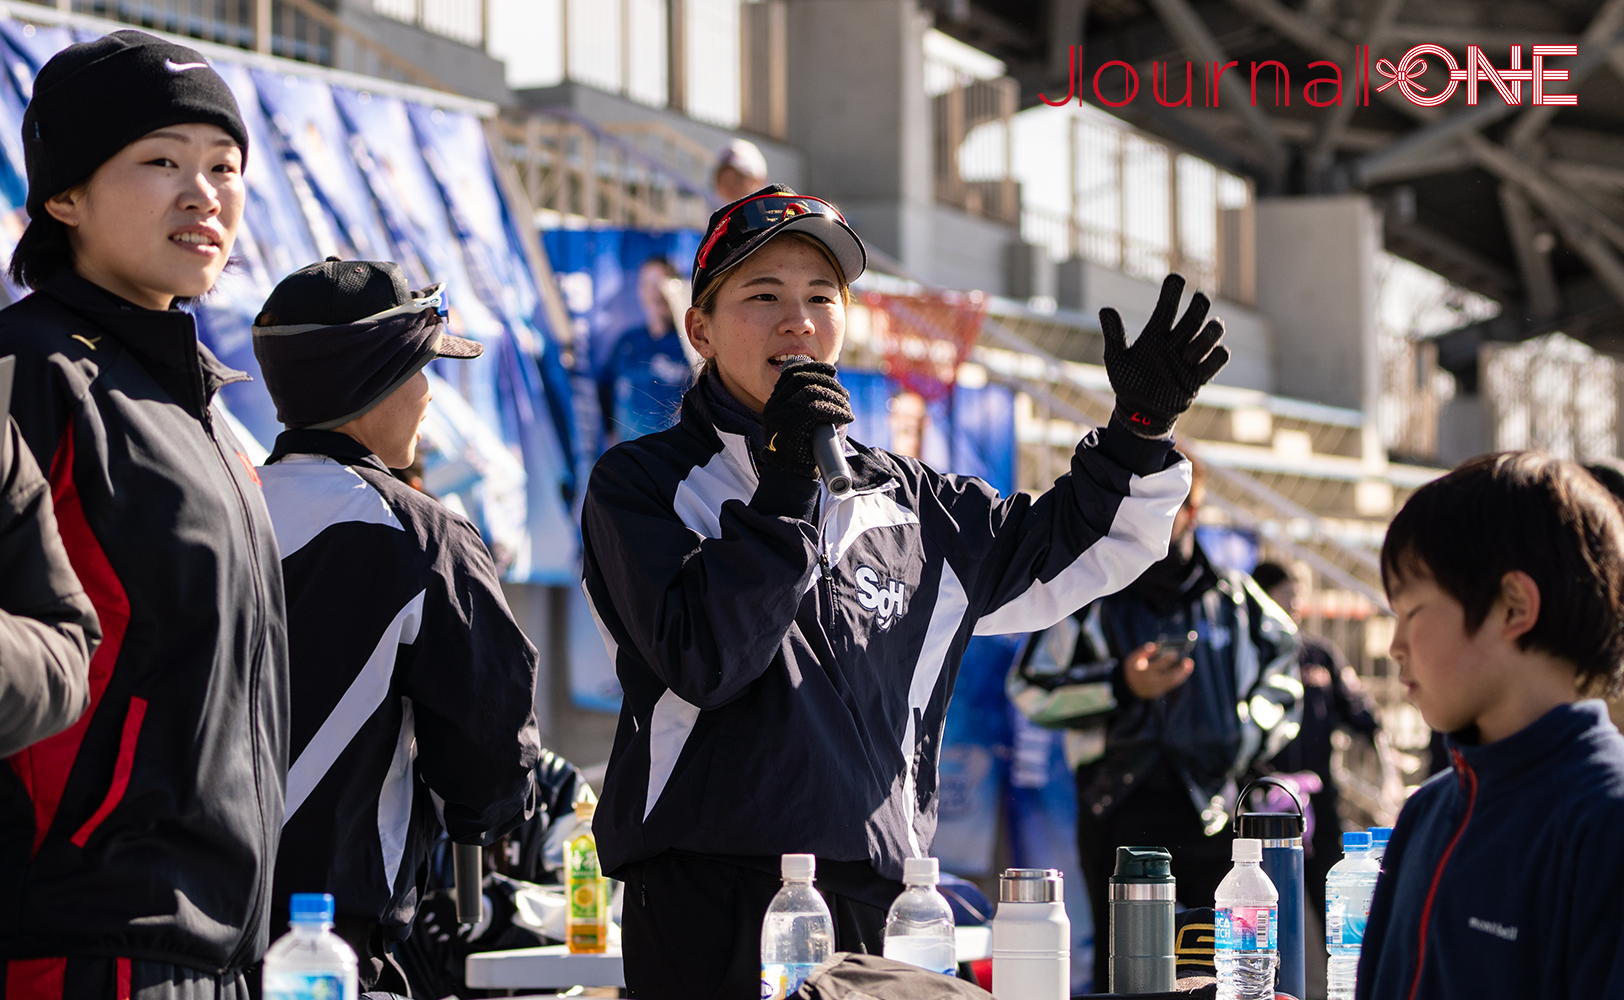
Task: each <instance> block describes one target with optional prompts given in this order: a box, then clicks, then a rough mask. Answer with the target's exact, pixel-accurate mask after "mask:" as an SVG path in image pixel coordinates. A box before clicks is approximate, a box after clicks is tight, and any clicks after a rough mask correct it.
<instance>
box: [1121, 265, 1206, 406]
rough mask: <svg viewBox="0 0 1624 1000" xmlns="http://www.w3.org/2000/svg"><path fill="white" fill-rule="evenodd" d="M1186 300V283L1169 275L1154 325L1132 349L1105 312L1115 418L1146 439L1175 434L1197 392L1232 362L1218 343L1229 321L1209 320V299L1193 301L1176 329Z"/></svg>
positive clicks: (1152, 319) (1197, 297) (1198, 295)
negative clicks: (1176, 317) (1183, 298)
mask: <svg viewBox="0 0 1624 1000" xmlns="http://www.w3.org/2000/svg"><path fill="white" fill-rule="evenodd" d="M1183 294H1184V277H1183V276H1182V275H1178V274H1169V275H1168V276H1167V280H1165V281H1163V282H1162V294H1161V298H1159V299H1157V300H1156V310H1155V312H1153V313H1151V314H1150V322H1148V323H1146V324H1145V329H1144V331H1143V332H1141V333H1140V334H1139V339H1137V340H1135V341H1134V342H1133V346H1132V347H1129V346H1128V338H1127V331H1125V330H1124V329H1123V328H1122V317H1121V316H1120V315H1118V313H1117V311H1116V310H1115V309H1112V308H1110V307H1106V308H1104V309H1101V310H1100V329H1101V330H1102V331H1103V332H1104V334H1105V374H1106V376H1107V377H1108V378H1109V379H1110V380H1111V389H1112V391H1113V392H1115V393H1116V413H1117V416H1118V417H1119V418H1120V419H1121V420H1122V422H1123V423H1125V424H1127V426H1128V428H1129V429H1130V430H1132V431H1133V432H1134V433H1135V434H1138V435H1140V436H1141V437H1147V438H1159V437H1166V436H1167V435H1168V434H1170V433H1172V431H1173V422H1174V421H1175V420H1177V419H1178V417H1179V414H1181V413H1183V412H1184V411H1185V410H1188V409H1189V408H1190V404H1191V403H1193V402H1195V394H1196V392H1197V391H1198V390H1199V389H1200V388H1201V387H1202V386H1203V385H1206V384H1207V382H1208V381H1209V380H1210V379H1211V378H1212V377H1213V376H1214V375H1216V374H1218V370H1219V369H1220V368H1222V367H1224V365H1225V364H1227V363H1228V362H1229V348H1227V347H1225V346H1224V345H1223V344H1221V343H1219V341H1220V340H1222V339H1223V336H1224V321H1223V320H1221V319H1217V318H1213V319H1211V320H1208V319H1207V310H1208V308H1210V306H1211V303H1210V302H1208V300H1207V297H1206V296H1205V295H1203V294H1202V293H1200V292H1196V293H1195V294H1194V295H1192V296H1191V297H1190V307H1189V308H1188V309H1186V310H1185V311H1184V317H1183V318H1182V319H1180V320H1179V321H1178V325H1176V326H1175V325H1174V324H1173V317H1174V315H1176V314H1177V313H1178V308H1179V297H1180V296H1182V295H1183ZM1203 320H1205V321H1206V322H1205V325H1203V322H1202V321H1203Z"/></svg>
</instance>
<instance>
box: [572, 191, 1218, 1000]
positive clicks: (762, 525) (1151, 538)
mask: <svg viewBox="0 0 1624 1000" xmlns="http://www.w3.org/2000/svg"><path fill="white" fill-rule="evenodd" d="M865 260H866V255H865V252H864V249H863V245H862V242H861V241H860V240H859V239H858V238H857V234H856V233H855V232H853V231H852V229H851V228H850V227H849V226H848V225H847V224H846V221H845V219H844V218H842V217H841V215H840V213H839V212H838V211H836V210H835V209H834V208H833V207H832V206H830V205H828V204H826V203H825V202H822V201H820V200H819V199H817V198H808V197H803V196H799V195H796V194H795V193H794V192H793V191H790V190H789V189H788V188H784V187H777V186H775V187H769V188H764V189H762V190H761V191H758V192H756V193H755V194H753V195H751V196H750V197H748V198H745V199H742V200H740V201H737V202H734V203H733V204H731V205H728V206H727V207H725V208H723V209H721V210H720V211H718V212H717V213H716V214H715V215H713V216H711V220H710V227H709V229H708V230H707V232H706V234H705V239H704V240H703V241H702V242H701V244H700V249H699V254H698V256H697V258H696V259H695V261H694V272H693V274H694V279H693V294H694V299H693V306H692V308H690V309H689V310H688V314H687V317H686V329H687V335H688V338H689V340H690V341H691V342H692V344H693V346H694V348H695V350H697V351H698V352H699V354H700V355H701V356H702V357H704V358H705V359H706V363H705V367H704V370H703V373H702V374H701V375H700V377H699V380H698V384H697V385H695V387H694V388H693V389H691V390H689V392H688V394H687V396H686V397H685V398H684V399H683V402H682V413H681V416H680V418H679V420H678V423H677V425H676V426H675V427H673V428H671V429H670V430H666V431H661V432H660V433H658V434H651V435H648V436H647V437H642V438H638V439H637V440H635V441H629V442H626V443H623V444H620V445H617V446H616V447H615V448H612V449H610V451H609V452H607V453H606V454H605V455H604V456H603V458H602V459H601V460H600V461H599V462H598V464H597V467H596V468H595V469H593V472H592V478H591V482H590V484H589V485H588V487H587V495H586V504H585V508H584V513H583V524H582V531H583V536H584V538H585V543H586V544H585V577H586V580H585V583H586V592H587V596H588V598H589V600H590V601H591V604H592V608H593V612H594V615H595V616H596V618H597V620H598V624H599V627H600V629H601V630H602V632H603V635H604V639H605V642H606V643H607V645H608V647H609V649H610V653H611V655H612V656H613V657H614V659H615V666H616V669H617V671H618V673H619V676H620V682H621V687H622V689H623V690H624V691H625V703H624V706H623V708H622V709H621V716H620V728H619V732H618V733H617V734H616V737H615V746H614V751H613V753H612V755H611V756H610V758H609V769H608V772H607V774H606V776H605V778H604V789H603V799H602V801H601V802H600V803H599V806H598V810H597V814H596V816H595V818H594V820H593V830H594V832H595V833H596V834H597V838H598V846H599V851H600V853H601V855H602V859H603V867H604V870H605V872H606V873H607V874H609V875H610V876H612V877H614V878H618V879H622V880H624V881H625V883H626V893H625V902H624V914H623V918H622V925H621V926H622V929H623V931H624V940H625V964H626V984H627V987H628V988H629V990H630V991H631V995H632V996H635V997H673V998H677V997H681V998H709V997H719V998H730V1000H731V998H737V1000H746V998H754V997H757V996H760V997H763V998H765V997H769V996H782V995H783V994H784V992H785V991H786V990H787V991H789V992H793V990H794V989H795V986H796V981H797V980H798V979H799V978H800V977H801V976H804V974H805V970H800V969H791V968H773V969H766V970H764V969H763V968H762V966H761V964H760V963H761V953H760V941H761V931H762V926H761V925H762V918H763V916H764V915H765V913H766V910H767V905H768V903H769V901H770V900H771V899H772V897H773V895H774V893H775V892H777V890H778V887H779V856H780V855H782V854H789V853H804V854H813V855H816V857H817V884H818V888H819V889H820V890H821V891H822V893H823V895H824V898H825V899H826V900H827V901H828V904H829V909H830V911H831V913H832V916H833V918H834V931H835V942H834V944H835V946H836V948H837V949H838V950H841V951H867V952H871V953H878V952H880V950H881V947H882V940H881V938H882V932H883V928H884V924H885V915H886V910H887V908H888V907H889V906H890V904H891V902H892V901H893V900H894V899H895V898H896V896H897V894H898V893H900V892H901V891H902V885H901V878H902V874H903V861H904V860H905V859H907V858H917V857H924V856H928V855H929V852H930V847H931V840H932V838H933V837H934V835H935V831H936V785H937V779H936V764H937V754H938V747H939V744H940V740H941V734H942V723H943V720H944V718H945V715H946V711H947V702H948V698H949V696H950V695H951V693H952V690H953V681H954V678H955V676H956V674H957V672H958V664H959V658H960V657H961V656H962V655H963V653H964V648H965V644H966V643H967V642H969V640H970V636H971V635H972V634H974V633H982V634H987V633H1005V632H1022V631H1029V630H1032V629H1036V628H1044V627H1048V626H1049V625H1053V624H1054V623H1055V622H1057V621H1059V620H1060V619H1061V618H1064V617H1065V616H1066V615H1068V614H1070V613H1071V612H1072V611H1075V610H1076V609H1077V608H1080V607H1082V606H1083V605H1085V604H1087V603H1089V602H1090V601H1092V600H1094V599H1095V598H1097V597H1099V596H1101V595H1103V594H1109V593H1112V592H1114V591H1116V590H1119V589H1120V588H1122V587H1123V586H1126V585H1127V584H1128V583H1130V582H1132V581H1133V579H1134V578H1135V577H1137V576H1138V575H1139V573H1140V572H1141V571H1142V570H1144V569H1145V567H1147V566H1149V565H1150V564H1151V563H1152V562H1154V561H1155V560H1157V559H1159V558H1161V557H1162V556H1163V555H1164V554H1165V553H1166V551H1167V541H1168V536H1169V534H1170V533H1171V531H1172V525H1173V515H1174V513H1175V512H1176V511H1177V510H1178V508H1179V506H1180V504H1181V503H1182V502H1183V500H1184V497H1185V494H1186V493H1187V492H1188V491H1189V483H1190V469H1189V463H1187V462H1185V461H1183V460H1182V459H1181V458H1180V456H1179V455H1178V453H1177V452H1175V451H1174V450H1173V440H1172V428H1173V422H1174V420H1175V418H1177V417H1178V415H1179V414H1180V413H1182V412H1183V411H1184V410H1185V409H1186V408H1187V407H1188V406H1189V405H1190V403H1191V402H1192V401H1193V399H1194V397H1195V394H1196V390H1197V389H1199V388H1200V387H1201V385H1202V384H1204V383H1205V382H1206V381H1207V380H1208V379H1209V378H1211V377H1212V376H1213V374H1214V373H1216V372H1217V370H1218V368H1220V367H1221V366H1222V365H1223V363H1224V361H1225V360H1226V359H1227V358H1228V356H1229V352H1228V350H1227V349H1226V348H1224V347H1223V346H1221V345H1219V343H1218V340H1219V338H1220V337H1221V335H1222V333H1223V326H1222V324H1221V323H1219V322H1218V321H1217V320H1213V321H1210V322H1204V320H1205V319H1206V313H1207V300H1206V297H1205V296H1203V295H1201V294H1199V293H1197V294H1196V295H1195V296H1194V297H1193V298H1192V302H1191V305H1190V308H1189V310H1188V311H1187V312H1186V313H1185V315H1184V317H1183V319H1182V320H1180V321H1179V322H1178V324H1177V325H1176V326H1175V325H1174V322H1173V321H1174V318H1175V315H1176V313H1177V309H1178V302H1179V294H1180V292H1182V290H1183V287H1184V281H1183V279H1182V278H1178V277H1177V276H1174V277H1170V278H1169V279H1168V281H1167V283H1166V284H1165V285H1164V286H1163V289H1162V297H1161V301H1160V302H1159V303H1158V304H1157V307H1156V311H1155V313H1154V315H1153V316H1152V317H1151V320H1150V323H1149V325H1148V326H1147V327H1146V328H1145V332H1144V333H1142V334H1141V335H1140V336H1139V338H1138V339H1137V340H1136V341H1135V342H1134V344H1133V346H1132V347H1131V348H1130V347H1128V346H1127V345H1126V344H1125V343H1124V342H1123V341H1124V338H1123V336H1122V324H1121V322H1120V320H1119V319H1117V316H1116V311H1115V310H1106V311H1105V314H1104V315H1103V316H1102V322H1103V323H1104V324H1105V329H1106V344H1107V346H1106V355H1105V364H1106V369H1107V371H1108V372H1109V373H1110V376H1111V383H1112V385H1113V386H1115V387H1116V390H1117V413H1116V416H1114V417H1113V418H1112V420H1111V422H1110V423H1109V424H1108V425H1107V426H1106V427H1103V428H1101V429H1099V430H1098V431H1091V432H1090V433H1089V434H1088V436H1086V437H1084V438H1083V440H1082V441H1081V442H1080V443H1079V444H1078V446H1077V450H1076V453H1075V455H1074V457H1073V459H1072V465H1071V472H1070V473H1068V474H1067V475H1065V476H1062V477H1060V479H1059V480H1058V481H1057V482H1056V483H1055V485H1054V488H1052V489H1050V490H1049V491H1048V492H1047V493H1045V494H1043V496H1041V497H1039V498H1037V499H1036V500H1034V499H1033V498H1031V497H1029V496H1027V495H1025V494H1019V493H1018V494H1015V495H1013V496H1009V497H1001V496H999V495H998V493H997V492H996V491H995V490H993V489H992V488H991V487H990V486H988V485H987V484H986V483H984V482H982V481H981V480H979V479H972V478H968V477H964V476H949V475H942V474H940V473H938V472H935V471H934V470H932V469H930V468H927V467H926V466H924V465H922V464H921V463H920V462H918V461H917V460H915V459H912V458H906V457H903V456H899V455H894V454H891V453H890V452H886V451H881V450H879V449H877V448H867V447H864V446H863V445H860V444H857V443H856V442H853V441H844V440H843V441H842V444H843V445H844V448H845V453H846V456H847V460H848V462H849V463H850V465H851V470H852V479H853V489H852V491H851V492H850V493H848V494H846V495H844V496H835V495H833V494H831V493H830V492H829V491H828V490H826V489H825V488H824V487H823V485H822V484H821V483H820V481H819V479H818V471H817V467H816V464H815V462H814V460H813V456H812V448H811V440H812V435H813V429H814V428H815V427H817V426H819V425H834V426H842V425H844V424H847V423H850V422H851V420H852V412H851V408H850V405H849V403H848V401H847V395H846V390H845V389H844V388H842V387H841V385H840V382H839V381H837V379H836V378H835V368H834V362H835V361H836V360H837V359H838V358H839V356H840V349H841V344H842V342H843V340H844V338H845V331H846V306H847V304H848V303H849V301H850V292H849V290H848V283H849V282H850V281H851V280H852V279H854V278H856V277H857V276H858V275H859V274H861V273H862V271H863V266H864V263H865ZM1113 324H1114V325H1113Z"/></svg>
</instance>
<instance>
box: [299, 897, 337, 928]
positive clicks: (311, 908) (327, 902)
mask: <svg viewBox="0 0 1624 1000" xmlns="http://www.w3.org/2000/svg"><path fill="white" fill-rule="evenodd" d="M288 915H289V916H290V917H291V918H292V922H293V923H296V924H330V923H332V922H333V896H332V894H331V893H326V892H296V893H294V894H293V896H292V897H291V898H290V899H289V900H288Z"/></svg>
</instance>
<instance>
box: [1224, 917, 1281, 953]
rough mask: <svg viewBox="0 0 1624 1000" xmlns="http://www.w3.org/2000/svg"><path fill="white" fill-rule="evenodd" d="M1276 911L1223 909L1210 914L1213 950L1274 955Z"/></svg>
mask: <svg viewBox="0 0 1624 1000" xmlns="http://www.w3.org/2000/svg"><path fill="white" fill-rule="evenodd" d="M1275 914H1276V908H1275V907H1273V906H1235V907H1225V908H1223V909H1220V910H1217V911H1215V912H1214V913H1213V924H1214V925H1215V926H1214V934H1213V937H1214V941H1213V946H1214V947H1215V948H1216V949H1218V950H1219V951H1274V950H1275V948H1276V947H1277V945H1276V944H1275V936H1274V935H1275V925H1276V924H1277V923H1278V922H1279V921H1278V920H1276V918H1275Z"/></svg>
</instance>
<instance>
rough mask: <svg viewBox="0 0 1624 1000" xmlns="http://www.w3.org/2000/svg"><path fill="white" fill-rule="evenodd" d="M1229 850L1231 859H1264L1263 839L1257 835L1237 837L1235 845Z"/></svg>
mask: <svg viewBox="0 0 1624 1000" xmlns="http://www.w3.org/2000/svg"><path fill="white" fill-rule="evenodd" d="M1229 851H1230V853H1229V858H1230V860H1231V861H1262V860H1263V841H1261V840H1258V839H1257V838H1256V837H1236V838H1235V846H1234V847H1231V848H1230V849H1229Z"/></svg>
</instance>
